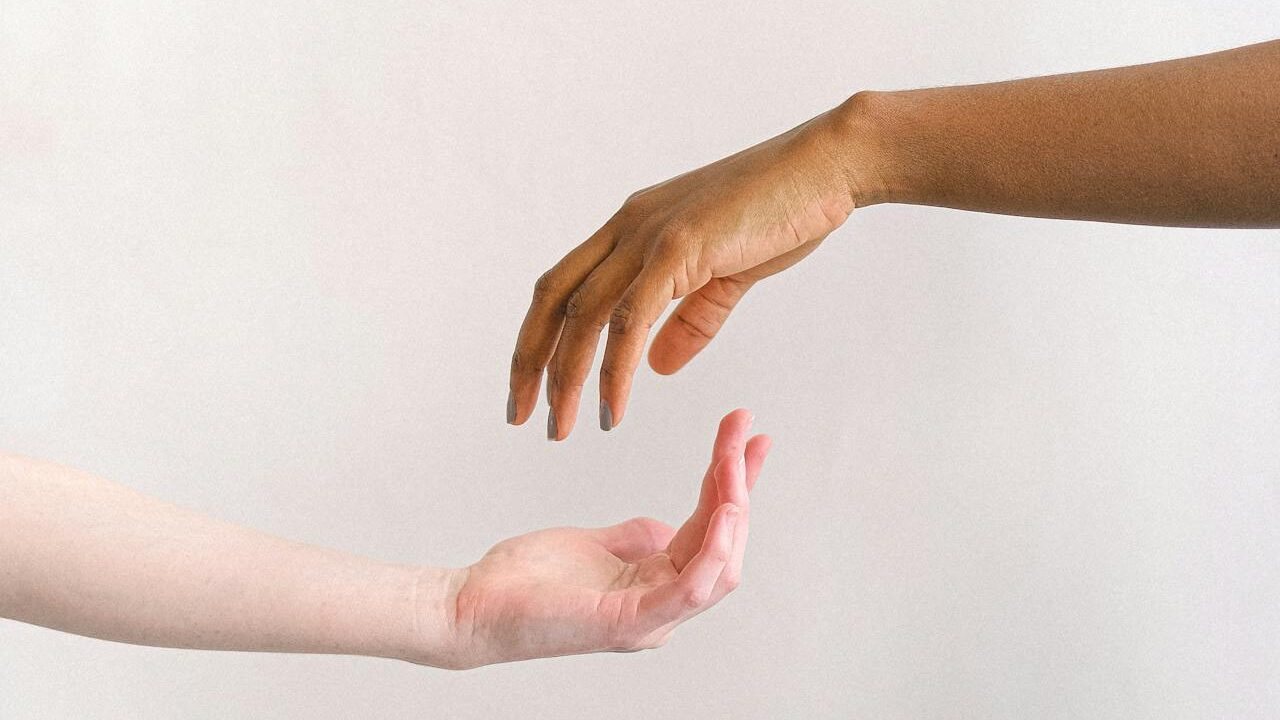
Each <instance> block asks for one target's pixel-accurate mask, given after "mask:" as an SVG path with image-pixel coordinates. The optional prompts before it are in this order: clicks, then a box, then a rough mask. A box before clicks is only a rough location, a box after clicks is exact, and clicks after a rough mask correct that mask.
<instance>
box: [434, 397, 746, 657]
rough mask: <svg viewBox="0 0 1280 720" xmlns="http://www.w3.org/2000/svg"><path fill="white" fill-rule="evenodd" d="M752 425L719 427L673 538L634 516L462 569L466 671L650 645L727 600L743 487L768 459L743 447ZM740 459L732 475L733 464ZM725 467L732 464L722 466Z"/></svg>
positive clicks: (540, 540)
mask: <svg viewBox="0 0 1280 720" xmlns="http://www.w3.org/2000/svg"><path fill="white" fill-rule="evenodd" d="M749 422H750V417H749V415H748V414H747V413H746V412H745V411H736V412H735V413H732V414H730V415H729V416H728V417H726V418H725V421H724V422H723V423H721V428H720V434H719V436H718V437H717V441H716V450H715V452H714V453H713V459H712V468H711V469H709V470H708V471H707V475H706V477H705V478H704V481H703V489H702V494H701V497H700V498H699V502H698V507H697V509H695V510H694V513H693V515H691V516H690V517H689V519H688V520H687V521H686V522H685V523H684V525H682V526H681V528H680V529H679V530H678V531H676V530H673V529H672V528H671V527H670V526H668V525H666V524H664V523H661V522H659V521H657V520H652V519H650V518H633V519H631V520H628V521H626V522H623V523H620V524H618V525H613V526H610V527H606V528H591V529H588V528H555V529H551V530H541V531H538V532H533V533H529V534H527V535H520V536H518V537H514V538H511V539H509V540H504V541H503V542H500V543H498V544H497V545H495V546H493V548H491V549H490V550H489V551H488V552H487V553H485V555H484V557H482V558H481V559H480V560H479V561H478V562H476V563H475V564H474V565H472V566H471V567H470V568H468V569H467V571H466V576H465V580H464V581H463V583H462V585H461V587H460V588H459V589H458V591H457V595H456V598H455V607H456V613H455V617H454V618H453V625H454V629H455V632H456V633H457V635H458V637H459V646H460V647H462V648H467V651H466V654H467V657H465V658H464V661H463V664H466V665H481V664H486V663H492V662H505V661H509V660H522V659H528V658H535V657H547V656H552V655H568V654H574V653H585V652H594V651H599V650H615V651H625V650H638V649H642V648H648V647H655V646H657V645H661V644H662V643H663V642H665V640H666V639H667V637H668V636H669V635H670V633H671V631H672V629H673V628H674V627H675V626H676V625H678V624H679V623H681V622H683V621H684V620H686V619H688V618H689V617H692V616H693V615H695V614H697V613H698V612H701V611H702V610H704V609H706V608H707V607H709V606H710V605H712V604H714V603H715V602H717V601H718V600H719V599H720V598H721V597H723V596H724V595H725V594H727V593H728V592H729V591H730V590H732V589H733V587H734V586H735V585H736V584H737V572H738V570H739V567H740V564H741V557H742V552H743V550H744V547H743V546H744V545H745V542H746V515H747V508H748V496H747V492H748V487H749V485H750V484H752V483H753V482H754V480H755V478H756V476H757V475H758V473H759V470H760V466H761V464H762V463H763V461H764V457H765V455H766V454H767V453H768V438H766V437H764V436H757V437H755V438H752V439H751V440H750V441H749V442H748V441H747V440H746V431H747V427H748V425H749ZM744 457H745V463H743V464H742V465H741V466H739V465H738V462H737V460H736V458H744ZM725 458H729V459H730V460H732V462H730V463H723V464H721V461H722V460H724V459H725ZM717 466H720V470H719V471H717V470H716V468H717ZM735 512H736V513H738V514H739V515H740V516H741V519H740V520H738V522H737V524H736V527H735V525H734V523H733V522H732V520H731V518H732V516H733V513H735Z"/></svg>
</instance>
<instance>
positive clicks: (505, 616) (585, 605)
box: [458, 520, 679, 660]
mask: <svg viewBox="0 0 1280 720" xmlns="http://www.w3.org/2000/svg"><path fill="white" fill-rule="evenodd" d="M644 522H646V521H644V520H636V521H632V522H630V523H624V524H623V526H625V527H626V528H627V530H626V532H634V533H635V535H636V537H635V538H633V542H636V543H641V542H646V540H645V539H644V538H642V537H641V535H642V534H643V533H644V532H645V531H644V530H643V529H642V528H641V527H640V524H641V523H644ZM647 522H651V523H653V525H654V526H655V530H656V532H659V533H662V532H665V533H666V534H667V535H668V536H670V534H671V532H672V531H671V528H669V527H667V526H666V525H663V524H662V523H659V522H657V521H647ZM623 526H619V528H620V529H621V528H622V527H623ZM624 555H625V553H624ZM678 575H679V572H678V571H677V569H676V567H675V565H674V564H673V563H672V562H671V559H670V557H669V556H667V555H666V554H665V553H663V552H654V553H651V554H649V555H647V556H645V557H641V558H633V557H629V556H627V557H623V556H619V555H618V554H616V552H615V551H614V550H611V549H610V548H609V547H608V546H606V544H605V543H604V542H603V541H602V540H601V538H600V537H599V536H598V534H597V533H596V532H595V531H593V530H586V529H581V528H558V529H554V530H542V531H539V532H534V533H529V534H528V535H521V536H519V537H515V538H512V539H510V540H506V541H504V542H501V543H499V544H498V545H496V546H494V547H493V548H492V549H491V550H489V552H488V553H486V554H485V556H484V557H483V558H481V559H480V561H479V562H477V563H476V564H475V565H473V566H472V567H471V569H470V573H469V575H468V576H467V580H466V582H465V583H464V584H463V586H462V589H461V590H460V591H459V595H458V607H459V612H458V625H459V627H460V628H463V629H464V630H465V629H469V630H470V632H471V633H472V634H473V635H483V637H474V638H473V639H474V640H478V641H479V642H478V643H477V644H478V645H479V646H481V647H490V646H492V647H502V648H504V649H505V651H506V653H509V654H510V657H506V658H504V659H512V660H514V659H525V658H533V657H540V656H543V655H547V654H557V655H563V654H569V653H578V652H591V651H593V650H598V649H622V648H621V647H620V640H621V638H622V637H623V636H624V634H625V632H624V631H625V630H626V629H627V628H628V627H629V625H630V624H631V623H632V622H633V620H634V618H635V615H636V610H637V607H638V605H639V600H640V598H641V597H642V596H643V595H644V593H645V591H646V590H651V589H653V588H655V587H657V586H659V585H661V584H663V583H667V582H670V581H671V580H673V579H674V578H675V577H676V576H678ZM615 645H618V646H619V647H617V648H615ZM548 650H550V651H551V652H550V653H549V652H548Z"/></svg>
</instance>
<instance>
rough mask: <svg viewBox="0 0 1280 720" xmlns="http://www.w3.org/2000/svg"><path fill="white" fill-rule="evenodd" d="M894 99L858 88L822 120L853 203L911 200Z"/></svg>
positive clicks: (862, 205)
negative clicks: (857, 90) (858, 90)
mask: <svg viewBox="0 0 1280 720" xmlns="http://www.w3.org/2000/svg"><path fill="white" fill-rule="evenodd" d="M896 98H897V96H896V95H895V94H894V93H885V92H871V91H862V92H859V93H856V94H854V95H853V96H852V97H850V98H849V99H848V100H845V101H844V102H842V103H840V104H839V105H838V106H836V107H835V108H833V109H832V110H830V111H829V112H828V113H827V122H826V123H825V124H826V125H827V127H828V128H829V132H830V133H831V135H832V137H833V147H834V148H836V150H835V154H836V156H837V158H838V162H839V165H840V167H841V170H842V171H843V175H844V180H845V182H847V183H848V186H849V193H850V195H852V197H853V199H854V206H855V207H866V206H868V205H876V204H879V203H891V202H911V200H910V198H911V196H912V192H911V180H910V177H911V174H910V173H909V172H906V171H905V166H904V163H903V160H902V158H901V157H899V155H900V154H901V153H900V152H899V151H900V150H901V147H900V143H899V142H897V140H896V138H897V134H898V133H897V131H898V128H899V127H900V126H901V120H902V108H901V107H900V103H899V102H897V99H896Z"/></svg>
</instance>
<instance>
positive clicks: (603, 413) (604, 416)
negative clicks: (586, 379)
mask: <svg viewBox="0 0 1280 720" xmlns="http://www.w3.org/2000/svg"><path fill="white" fill-rule="evenodd" d="M600 429H601V430H604V431H605V432H608V431H610V430H612V429H613V408H611V407H609V403H607V402H605V401H604V400H601V401H600Z"/></svg>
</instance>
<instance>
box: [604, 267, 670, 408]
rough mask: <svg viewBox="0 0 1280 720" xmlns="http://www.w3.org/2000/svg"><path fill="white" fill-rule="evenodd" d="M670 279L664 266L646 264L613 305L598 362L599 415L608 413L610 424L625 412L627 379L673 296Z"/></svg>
mask: <svg viewBox="0 0 1280 720" xmlns="http://www.w3.org/2000/svg"><path fill="white" fill-rule="evenodd" d="M672 278H673V275H672V273H671V272H670V271H669V270H668V269H667V268H666V267H665V266H663V265H646V266H645V267H644V269H643V270H641V271H640V274H639V275H637V276H636V278H635V280H634V281H633V282H632V283H631V286H630V287H628V288H627V291H626V292H625V293H623V295H622V298H621V299H620V300H619V301H618V304H617V305H616V306H614V308H613V313H612V315H611V316H610V318H609V339H608V341H607V342H606V343H605V351H604V360H603V362H602V363H601V365H600V414H601V417H603V416H604V415H605V413H608V415H609V420H610V423H609V424H610V427H612V426H614V425H617V424H618V423H620V422H622V418H623V416H624V415H626V412H627V397H628V395H630V393H631V378H632V376H634V375H635V372H636V367H637V366H638V365H639V364H640V356H641V355H642V354H643V353H644V343H645V339H647V338H648V337H649V330H650V329H651V328H652V327H653V324H654V323H655V322H657V321H658V318H659V317H660V316H661V315H662V311H663V310H664V309H665V308H666V307H667V304H668V303H670V302H671V299H672V298H673V297H674V296H675V283H674V280H673V279H672Z"/></svg>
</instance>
